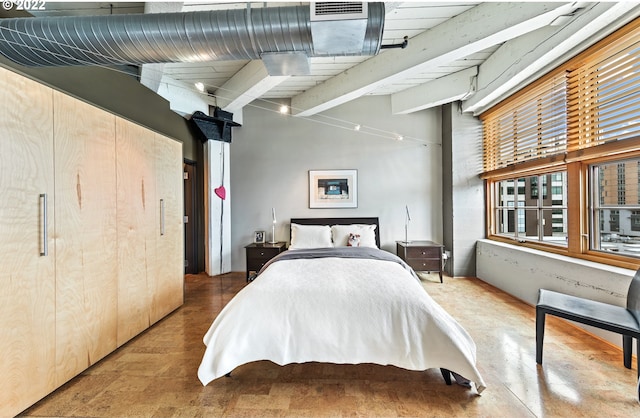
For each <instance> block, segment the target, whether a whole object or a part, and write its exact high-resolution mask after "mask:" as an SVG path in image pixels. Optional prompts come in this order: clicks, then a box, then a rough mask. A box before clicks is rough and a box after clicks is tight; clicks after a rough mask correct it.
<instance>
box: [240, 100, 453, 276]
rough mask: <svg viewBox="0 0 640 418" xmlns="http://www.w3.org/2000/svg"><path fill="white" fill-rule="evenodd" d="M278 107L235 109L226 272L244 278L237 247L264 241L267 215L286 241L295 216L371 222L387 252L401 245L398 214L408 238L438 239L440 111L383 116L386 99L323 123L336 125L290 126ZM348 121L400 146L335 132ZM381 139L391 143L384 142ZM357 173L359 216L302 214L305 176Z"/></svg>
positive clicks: (348, 212)
mask: <svg viewBox="0 0 640 418" xmlns="http://www.w3.org/2000/svg"><path fill="white" fill-rule="evenodd" d="M277 107H278V106H277V105H276V104H274V103H266V102H263V101H260V102H254V103H252V104H251V105H249V106H246V107H245V108H244V110H243V124H242V127H239V128H234V130H233V142H232V144H231V147H230V148H231V186H230V187H231V191H232V193H231V196H232V197H231V213H232V220H231V222H232V227H231V234H232V235H231V242H232V270H233V271H243V270H244V269H245V252H244V246H245V245H247V244H249V243H251V242H252V241H253V232H254V231H255V230H264V231H267V240H269V239H270V238H271V208H272V207H273V208H275V210H276V214H277V218H278V223H277V229H276V239H277V240H279V241H287V240H288V239H289V229H288V228H289V219H290V218H294V217H343V216H378V217H379V218H380V232H381V246H382V248H383V249H386V250H389V251H392V252H395V241H396V240H402V239H404V223H405V205H408V206H409V210H410V212H411V218H412V221H411V223H410V225H409V239H430V240H434V241H439V242H441V240H442V226H441V219H442V186H441V184H442V181H441V173H442V164H441V145H440V138H441V126H440V123H441V118H440V110H439V109H430V110H424V111H420V112H416V113H413V114H410V115H397V116H393V115H392V114H391V104H390V99H389V97H379V96H368V97H364V98H361V99H358V100H356V101H353V102H350V103H348V104H345V105H343V106H341V107H338V108H335V109H332V110H331V111H328V112H326V113H324V114H323V115H325V116H329V117H332V118H335V119H323V121H324V122H325V123H319V122H316V121H314V120H313V119H306V118H299V117H291V116H286V115H281V114H279V113H278V112H277ZM338 120H341V121H342V120H348V121H353V122H354V123H359V124H362V125H363V127H366V126H369V127H375V128H377V129H381V130H384V131H388V132H399V133H402V134H403V135H404V136H406V137H409V136H410V137H414V138H422V139H424V140H427V141H433V143H432V144H430V145H428V146H425V145H424V144H422V143H418V142H415V141H411V140H403V141H397V140H393V139H391V138H380V137H378V136H372V135H367V134H364V133H362V132H356V131H354V130H351V129H343V128H339V127H336V126H331V125H337V124H339V123H338ZM389 137H391V135H390V134H389ZM316 169H357V170H358V208H356V209H309V197H308V193H309V185H308V184H309V183H308V182H309V180H308V171H309V170H316Z"/></svg>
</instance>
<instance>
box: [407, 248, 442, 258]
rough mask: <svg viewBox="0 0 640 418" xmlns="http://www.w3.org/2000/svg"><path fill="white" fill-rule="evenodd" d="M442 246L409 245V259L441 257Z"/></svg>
mask: <svg viewBox="0 0 640 418" xmlns="http://www.w3.org/2000/svg"><path fill="white" fill-rule="evenodd" d="M441 251H442V248H440V247H407V249H406V254H407V259H412V258H437V259H440V252H441Z"/></svg>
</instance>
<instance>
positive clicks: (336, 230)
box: [331, 224, 377, 248]
mask: <svg viewBox="0 0 640 418" xmlns="http://www.w3.org/2000/svg"><path fill="white" fill-rule="evenodd" d="M375 230H376V226H375V225H364V224H352V225H333V226H332V227H331V237H332V238H333V245H334V246H336V247H347V246H348V245H349V234H353V235H360V247H374V248H375V247H377V246H376V233H375Z"/></svg>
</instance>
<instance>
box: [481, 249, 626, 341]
mask: <svg viewBox="0 0 640 418" xmlns="http://www.w3.org/2000/svg"><path fill="white" fill-rule="evenodd" d="M476 248H477V254H476V262H477V266H476V269H477V276H478V278H480V279H481V280H483V281H485V282H487V283H489V284H491V285H493V286H495V287H497V288H499V289H502V290H504V291H505V292H507V293H509V294H511V295H513V296H515V297H516V298H518V299H520V300H522V301H524V302H527V303H529V304H530V305H533V306H535V304H536V301H537V300H538V290H539V289H541V288H542V289H549V290H555V291H557V292H563V293H568V294H571V295H574V296H580V297H584V298H588V299H593V300H598V301H600V302H604V303H610V304H614V305H618V306H626V303H627V299H626V297H627V289H628V288H629V283H630V282H631V278H632V277H633V275H634V274H635V271H633V270H628V269H623V268H619V267H613V266H608V265H605V264H599V263H594V262H590V261H585V260H580V259H575V258H570V257H565V256H562V255H558V254H553V253H548V252H544V251H537V250H533V249H530V248H524V247H519V246H516V245H510V244H505V243H501V242H496V241H490V240H480V241H478V243H477V244H476ZM490 308H491V307H487V309H490ZM531 326H532V327H534V326H535V324H534V323H532V324H531ZM580 326H581V327H582V328H584V329H586V330H588V331H589V332H591V333H593V334H596V335H598V336H600V337H602V338H604V339H606V340H608V341H610V342H611V343H613V344H615V345H618V346H621V345H622V337H621V336H619V335H618V334H614V333H611V332H607V331H602V330H599V329H596V328H593V327H589V326H586V325H585V326H582V325H580ZM534 344H535V343H534ZM532 349H533V350H535V346H534V347H532Z"/></svg>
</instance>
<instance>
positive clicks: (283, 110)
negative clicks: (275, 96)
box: [280, 105, 289, 115]
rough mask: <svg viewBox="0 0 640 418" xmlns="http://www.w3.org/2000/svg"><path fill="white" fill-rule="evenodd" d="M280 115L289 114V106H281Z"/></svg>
mask: <svg viewBox="0 0 640 418" xmlns="http://www.w3.org/2000/svg"><path fill="white" fill-rule="evenodd" d="M280 113H282V114H283V115H286V114H287V113H289V106H286V105H282V106H280Z"/></svg>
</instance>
